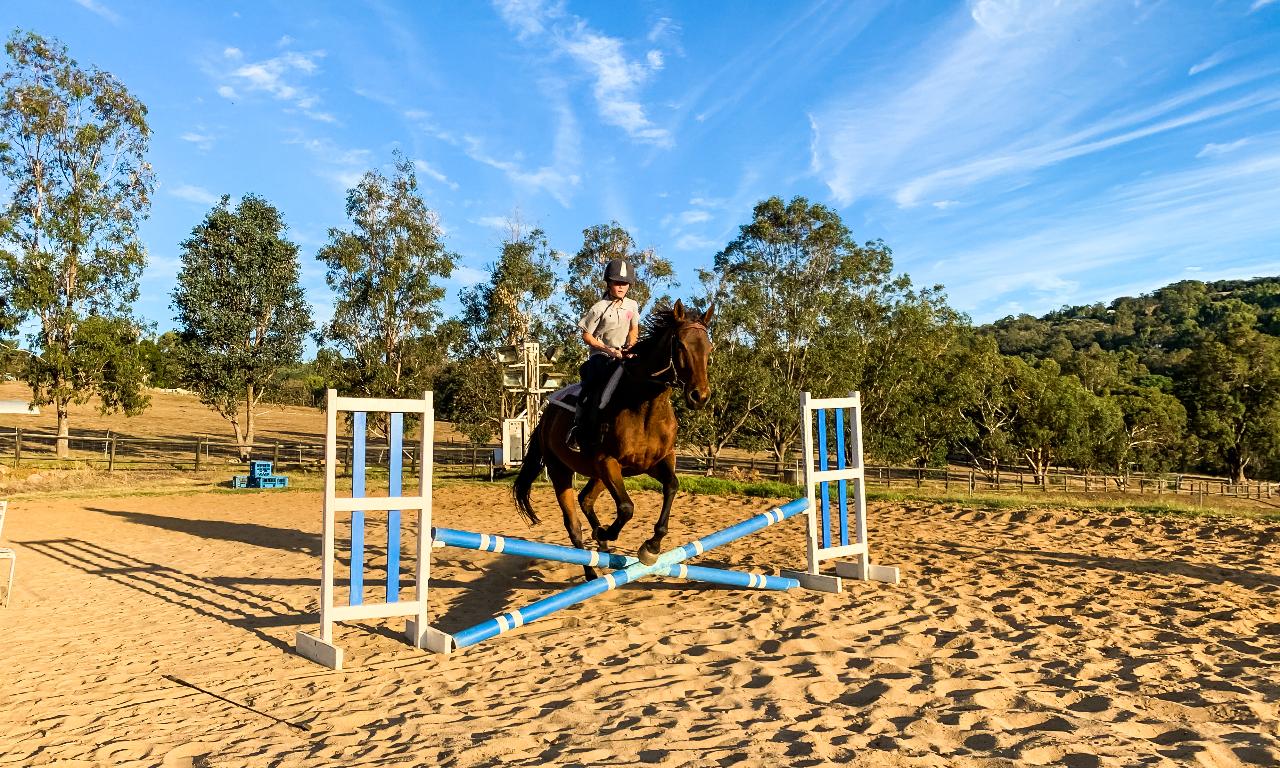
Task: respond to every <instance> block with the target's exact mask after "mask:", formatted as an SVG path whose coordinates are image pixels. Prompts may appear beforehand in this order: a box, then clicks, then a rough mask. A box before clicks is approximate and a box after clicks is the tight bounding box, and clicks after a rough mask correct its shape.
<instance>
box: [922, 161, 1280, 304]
mask: <svg viewBox="0 0 1280 768" xmlns="http://www.w3.org/2000/svg"><path fill="white" fill-rule="evenodd" d="M1277 188H1280V143H1275V142H1273V143H1272V145H1271V146H1269V147H1266V148H1260V149H1259V150H1257V151H1254V152H1252V153H1247V154H1246V153H1241V152H1236V153H1233V154H1232V155H1230V156H1229V157H1224V158H1215V159H1209V160H1206V161H1205V162H1204V163H1201V164H1197V165H1193V166H1190V167H1189V168H1188V169H1187V170H1181V171H1176V172H1169V173H1163V174H1158V175H1153V176H1148V177H1145V178H1143V179H1141V180H1139V181H1136V182H1133V183H1130V184H1126V185H1122V186H1120V187H1117V188H1115V189H1114V190H1112V191H1111V192H1109V193H1107V194H1104V195H1101V196H1099V197H1098V198H1096V199H1091V200H1089V201H1087V202H1083V203H1079V204H1076V205H1072V206H1069V207H1067V208H1063V209H1059V210H1057V211H1055V212H1054V213H1053V214H1052V215H1051V216H1050V217H1038V218H1034V219H1032V218H1027V219H1026V220H1022V221H1019V222H1018V227H1019V230H1018V231H1014V232H1012V233H1008V234H1006V235H1005V236H1004V237H995V238H993V239H991V240H987V241H984V242H982V243H981V244H975V245H971V246H969V247H967V248H965V249H963V250H956V251H952V252H949V253H948V254H947V259H946V261H945V263H944V264H943V265H941V266H933V267H930V268H927V269H924V270H913V276H915V277H917V278H921V282H923V283H934V282H940V283H943V284H945V285H946V286H947V289H948V290H947V292H948V294H949V296H950V297H951V298H952V300H953V302H954V304H955V306H957V307H958V308H960V309H962V310H965V311H969V312H973V313H974V314H975V315H979V317H978V319H979V321H980V322H981V321H982V320H983V318H985V317H991V316H992V314H991V313H992V312H995V311H997V310H998V309H999V308H1000V307H1001V306H1002V304H1003V303H1004V302H1007V301H1010V300H1011V297H1012V296H1013V295H1015V294H1018V293H1026V294H1028V295H1027V296H1025V297H1024V298H1022V299H1020V300H1021V301H1023V302H1025V303H1026V304H1028V305H1037V306H1031V307H1029V310H1028V311H1035V312H1042V311H1045V310H1047V309H1051V308H1054V307H1057V306H1060V305H1062V304H1081V303H1089V302H1092V301H1096V300H1099V299H1105V298H1114V296H1115V295H1120V294H1121V293H1123V292H1124V291H1125V290H1136V291H1138V292H1141V291H1142V290H1149V289H1151V288H1154V287H1158V286H1159V285H1164V284H1166V283H1168V282H1169V281H1170V278H1169V277H1168V275H1170V274H1173V273H1177V272H1182V271H1184V270H1190V271H1194V269H1198V268H1199V266H1200V264H1201V263H1202V262H1203V259H1204V258H1205V254H1206V253H1212V254H1215V256H1214V267H1213V269H1214V277H1215V279H1218V278H1222V279H1225V278H1224V274H1226V273H1229V272H1233V273H1241V274H1267V273H1273V272H1274V269H1275V267H1276V265H1275V264H1274V263H1271V262H1274V261H1275V258H1276V257H1275V254H1274V249H1273V248H1272V247H1270V245H1269V244H1270V243H1274V242H1276V241H1277V239H1278V238H1280V196H1277V195H1275V194H1274V190H1275V189H1277ZM988 214H989V215H991V216H992V217H993V219H1003V218H1007V217H1002V216H1001V215H999V214H998V213H992V212H988ZM995 226H999V225H998V224H997V225H995ZM993 228H994V227H993ZM899 254H902V251H901V250H900V251H899ZM1117 275H1127V276H1128V277H1129V280H1130V281H1131V282H1133V286H1128V287H1124V286H1121V287H1117V283H1116V276H1117ZM1103 289H1105V292H1106V293H1108V294H1110V296H1100V295H1097V294H1098V292H1099V291H1101V290H1103ZM1117 292H1119V293H1117Z"/></svg>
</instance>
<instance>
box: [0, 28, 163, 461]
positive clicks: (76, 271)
mask: <svg viewBox="0 0 1280 768" xmlns="http://www.w3.org/2000/svg"><path fill="white" fill-rule="evenodd" d="M5 52H6V53H7V54H8V62H7V67H6V69H5V70H4V72H3V73H2V74H0V173H3V175H4V177H5V179H6V180H7V181H8V185H9V189H10V193H11V197H10V199H9V200H8V201H7V203H6V204H5V205H4V207H3V209H0V293H3V295H5V296H6V297H7V299H6V301H5V302H4V303H3V304H2V305H0V314H3V315H4V316H5V317H4V319H3V321H2V322H0V325H7V326H8V327H9V328H13V327H15V326H16V325H17V324H19V323H22V322H25V321H28V320H31V321H33V322H34V328H35V330H34V332H33V333H32V334H31V335H30V337H29V346H30V349H29V351H30V355H29V356H28V357H27V361H26V365H25V367H24V371H23V376H24V378H25V379H26V381H27V383H28V384H30V385H31V391H32V398H33V401H34V403H35V404H37V405H52V406H53V408H54V411H55V413H56V414H57V420H58V436H59V438H60V439H59V440H58V444H57V451H58V455H59V456H61V457H66V456H67V455H68V453H69V452H68V442H67V437H68V435H69V434H70V408H71V406H72V405H73V404H80V403H85V402H88V401H89V400H90V399H92V398H94V397H96V398H97V399H98V401H99V407H100V409H101V410H102V411H103V412H104V413H106V412H110V411H117V410H123V411H124V412H125V413H126V414H130V415H132V414H135V413H138V412H139V411H141V410H142V409H143V408H145V407H146V405H147V403H148V398H147V397H146V395H145V394H144V390H143V386H144V376H143V375H142V363H141V360H140V356H139V347H138V343H137V342H138V340H139V338H140V336H141V331H140V328H139V324H138V323H137V321H136V320H135V319H134V318H133V317H132V315H131V312H130V307H131V305H132V303H133V302H134V301H135V300H136V299H137V296H138V278H139V275H140V274H141V272H142V269H143V266H144V265H145V263H146V253H145V251H144V248H143V245H142V242H141V241H140V239H139V237H138V227H139V225H140V223H141V221H142V220H143V219H144V218H145V217H146V215H147V211H148V210H149V207H150V203H151V200H150V195H151V191H152V188H153V185H154V177H153V173H152V169H151V166H150V164H148V163H147V161H146V153H147V146H148V142H149V140H150V136H151V130H150V128H149V127H148V126H147V119H146V118H147V108H146V107H145V106H144V105H143V104H142V102H141V101H139V100H138V99H137V98H136V97H135V96H133V95H132V94H131V93H130V92H129V90H128V89H127V88H125V86H124V85H123V84H122V83H121V82H120V81H119V80H117V79H116V78H115V77H114V76H112V75H111V74H110V73H108V72H103V71H101V70H99V69H96V68H88V69H85V68H82V67H80V66H79V65H78V64H77V63H76V61H75V60H74V59H72V58H71V56H70V55H69V54H68V52H67V49H66V47H65V46H64V45H62V44H61V43H59V42H58V41H56V40H46V39H45V38H43V37H41V36H39V35H37V34H35V33H30V32H28V33H23V32H15V33H14V34H13V35H12V36H11V37H10V38H9V40H8V42H7V43H6V45H5Z"/></svg>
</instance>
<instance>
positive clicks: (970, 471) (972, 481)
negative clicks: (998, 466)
mask: <svg viewBox="0 0 1280 768" xmlns="http://www.w3.org/2000/svg"><path fill="white" fill-rule="evenodd" d="M975 479H976V478H975V477H974V473H973V468H972V467H970V468H969V495H970V496H972V495H973V484H974V480H975Z"/></svg>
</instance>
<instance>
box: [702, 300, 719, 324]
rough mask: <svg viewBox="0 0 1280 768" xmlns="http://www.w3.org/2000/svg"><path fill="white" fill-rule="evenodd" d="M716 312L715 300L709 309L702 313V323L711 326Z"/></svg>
mask: <svg viewBox="0 0 1280 768" xmlns="http://www.w3.org/2000/svg"><path fill="white" fill-rule="evenodd" d="M715 314H716V304H715V302H714V301H713V302H711V305H710V306H708V307H707V311H706V312H703V313H702V324H703V325H705V326H707V327H710V326H711V318H712V317H714V316H715Z"/></svg>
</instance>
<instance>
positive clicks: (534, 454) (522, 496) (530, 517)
mask: <svg viewBox="0 0 1280 768" xmlns="http://www.w3.org/2000/svg"><path fill="white" fill-rule="evenodd" d="M542 427H543V423H542V422H541V421H539V422H538V426H536V427H534V428H533V434H531V435H529V450H528V451H527V452H526V453H525V455H524V461H523V462H522V463H521V464H520V474H518V475H516V482H515V485H513V486H511V498H513V499H515V502H516V510H517V511H519V512H520V516H521V517H523V518H524V519H525V520H527V521H528V522H529V524H530V525H537V524H538V522H539V521H538V513H537V512H534V511H533V503H532V502H530V501H529V491H530V490H531V489H532V488H533V483H534V481H535V480H537V479H538V475H539V474H541V473H542V468H543V466H545V465H546V463H547V462H546V457H545V456H543V455H542Z"/></svg>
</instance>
